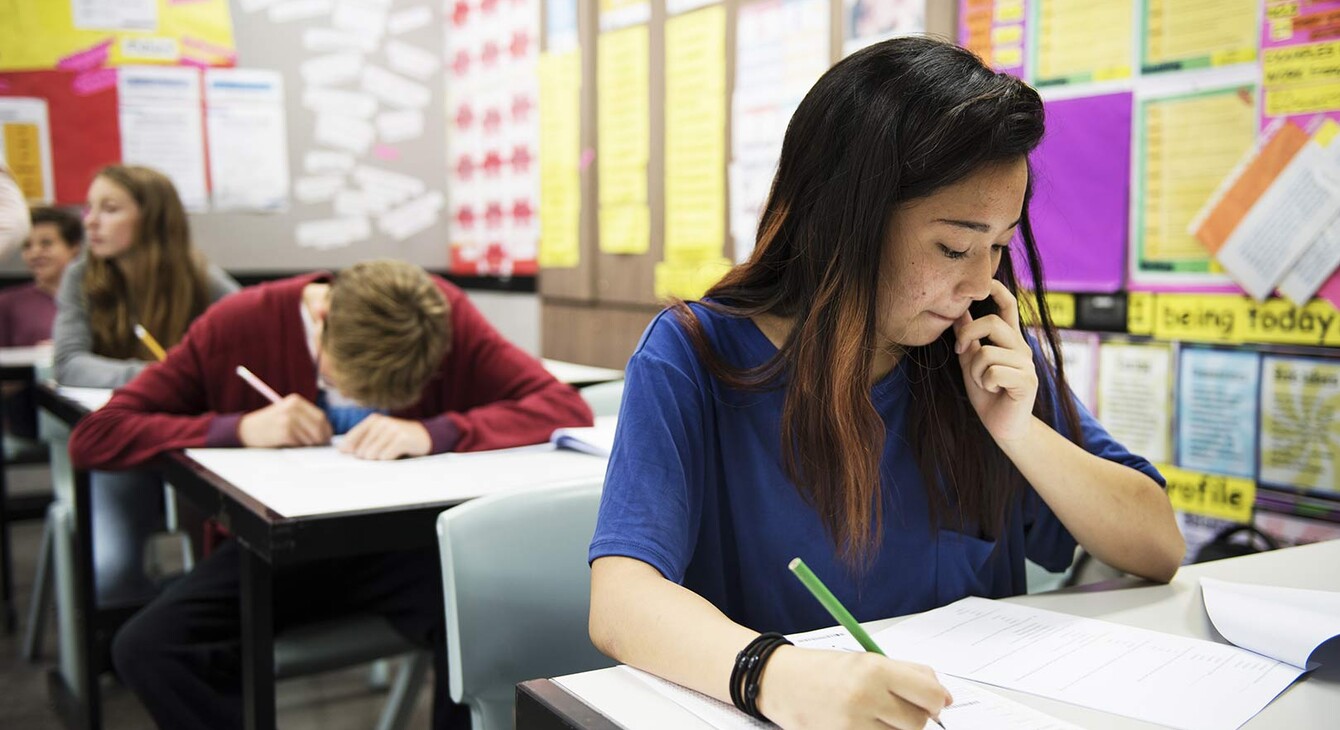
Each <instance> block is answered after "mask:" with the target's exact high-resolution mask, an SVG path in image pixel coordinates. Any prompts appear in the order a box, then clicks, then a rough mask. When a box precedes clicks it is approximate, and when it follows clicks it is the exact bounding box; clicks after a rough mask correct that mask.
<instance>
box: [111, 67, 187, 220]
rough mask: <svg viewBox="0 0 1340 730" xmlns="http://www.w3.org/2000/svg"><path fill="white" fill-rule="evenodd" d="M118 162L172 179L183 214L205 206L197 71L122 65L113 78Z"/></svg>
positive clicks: (182, 68)
mask: <svg viewBox="0 0 1340 730" xmlns="http://www.w3.org/2000/svg"><path fill="white" fill-rule="evenodd" d="M116 91H117V95H118V98H119V100H120V102H121V104H120V106H121V114H120V121H121V159H122V161H124V162H125V163H126V164H128V165H146V166H148V167H152V168H154V169H156V170H158V171H160V172H162V173H163V174H165V175H167V176H168V177H169V178H172V183H173V185H175V186H176V187H177V194H178V195H180V196H181V202H182V203H183V204H184V205H185V206H186V209H187V210H189V211H192V212H198V211H204V210H207V209H208V207H209V204H208V200H209V195H208V193H207V191H206V188H205V129H204V120H203V119H202V117H203V115H202V114H201V112H200V107H201V104H200V100H201V94H200V72H199V71H198V70H197V69H195V68H189V67H176V66H126V67H123V68H122V69H120V71H119V73H118V74H117V83H116Z"/></svg>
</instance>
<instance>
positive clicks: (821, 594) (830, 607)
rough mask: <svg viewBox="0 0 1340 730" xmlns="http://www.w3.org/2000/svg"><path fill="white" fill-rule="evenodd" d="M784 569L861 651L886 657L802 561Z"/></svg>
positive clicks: (797, 561) (793, 562)
mask: <svg viewBox="0 0 1340 730" xmlns="http://www.w3.org/2000/svg"><path fill="white" fill-rule="evenodd" d="M786 567H788V568H790V569H791V572H792V573H794V574H795V576H796V577H797V578H799V579H800V582H801V583H802V584H804V586H805V587H806V588H808V589H809V591H810V593H811V594H812V595H813V596H814V598H815V599H816V600H818V601H819V603H820V604H821V605H822V606H823V607H824V609H826V610H827V611H828V613H829V614H830V615H831V616H832V617H833V618H834V619H836V620H837V622H838V623H840V624H842V628H844V629H846V630H847V631H848V632H850V633H851V635H852V637H853V638H855V639H856V642H857V643H859V644H860V645H861V648H862V649H865V650H866V651H869V652H874V653H875V654H878V655H880V656H888V655H887V654H885V653H884V650H883V649H880V648H879V644H876V643H875V640H874V639H872V638H870V634H867V633H866V631H865V629H864V628H862V627H861V624H860V623H858V622H857V621H856V618H855V617H853V616H852V615H851V612H850V611H848V610H847V607H846V606H844V605H842V602H841V601H839V600H838V599H837V596H835V595H833V592H832V591H830V590H828V586H826V585H824V582H823V581H821V580H819V576H817V575H815V574H814V571H812V570H810V566H808V565H806V564H805V561H804V560H801V559H800V558H795V559H793V560H792V561H791V562H790V563H789V564H788V565H787V566H786ZM931 721H932V722H934V723H935V724H936V725H939V726H940V727H942V728H943V727H944V723H942V722H940V721H939V720H938V719H936V718H931Z"/></svg>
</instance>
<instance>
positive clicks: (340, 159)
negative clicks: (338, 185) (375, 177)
mask: <svg viewBox="0 0 1340 730" xmlns="http://www.w3.org/2000/svg"><path fill="white" fill-rule="evenodd" d="M302 169H303V171H304V172H307V173H308V174H312V175H319V174H323V173H346V172H349V171H350V170H353V169H354V156H353V155H351V154H349V153H348V152H331V151H330V150H311V151H309V152H307V154H305V155H303V158H302Z"/></svg>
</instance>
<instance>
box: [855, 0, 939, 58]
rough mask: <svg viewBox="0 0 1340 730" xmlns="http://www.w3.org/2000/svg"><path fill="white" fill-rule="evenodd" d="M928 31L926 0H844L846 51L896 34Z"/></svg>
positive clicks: (863, 46) (857, 48)
mask: <svg viewBox="0 0 1340 730" xmlns="http://www.w3.org/2000/svg"><path fill="white" fill-rule="evenodd" d="M924 32H926V3H925V0H842V54H843V55H844V56H849V55H851V54H852V53H855V52H856V51H859V50H860V49H862V48H865V47H866V46H868V45H871V44H874V43H878V42H880V41H882V40H888V39H889V38H893V37H894V36H900V35H909V34H911V33H924Z"/></svg>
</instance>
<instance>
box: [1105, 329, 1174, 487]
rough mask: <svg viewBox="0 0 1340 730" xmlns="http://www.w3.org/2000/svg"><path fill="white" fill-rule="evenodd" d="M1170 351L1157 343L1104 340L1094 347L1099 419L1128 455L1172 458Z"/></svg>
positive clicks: (1162, 458) (1159, 461)
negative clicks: (1129, 343)
mask: <svg viewBox="0 0 1340 730" xmlns="http://www.w3.org/2000/svg"><path fill="white" fill-rule="evenodd" d="M1171 368H1172V351H1171V350H1170V349H1169V348H1168V347H1166V346H1159V345H1126V344H1121V343H1116V342H1104V343H1103V344H1102V345H1101V346H1099V348H1098V413H1097V416H1098V418H1099V419H1100V420H1101V421H1102V422H1103V426H1105V427H1106V428H1107V430H1108V432H1109V433H1111V434H1112V437H1113V438H1115V439H1116V440H1117V441H1118V442H1120V443H1122V444H1124V445H1125V446H1126V448H1128V449H1130V450H1131V453H1135V454H1140V455H1141V456H1143V457H1145V458H1146V459H1149V460H1150V461H1152V462H1155V463H1165V462H1169V461H1171V459H1172V455H1171V454H1170V453H1169V452H1170V448H1169V443H1168V442H1169V440H1170V439H1169V435H1170V432H1169V424H1170V411H1171V402H1172V384H1171V379H1170V378H1169V373H1170V372H1171Z"/></svg>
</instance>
